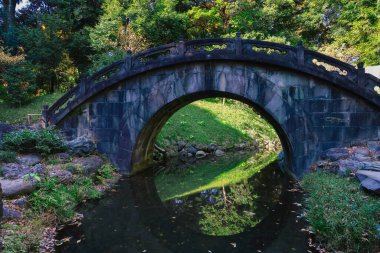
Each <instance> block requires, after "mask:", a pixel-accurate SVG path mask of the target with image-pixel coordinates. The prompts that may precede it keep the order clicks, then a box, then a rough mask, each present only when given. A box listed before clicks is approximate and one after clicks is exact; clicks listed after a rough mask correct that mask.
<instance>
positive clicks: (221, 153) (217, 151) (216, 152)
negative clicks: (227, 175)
mask: <svg viewBox="0 0 380 253" xmlns="http://www.w3.org/2000/svg"><path fill="white" fill-rule="evenodd" d="M214 154H215V156H223V155H224V151H222V150H220V149H217V150H216V151H215V153H214Z"/></svg>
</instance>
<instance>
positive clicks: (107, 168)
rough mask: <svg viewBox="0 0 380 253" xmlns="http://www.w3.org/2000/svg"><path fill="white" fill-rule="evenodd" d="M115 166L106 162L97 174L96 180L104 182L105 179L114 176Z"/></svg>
mask: <svg viewBox="0 0 380 253" xmlns="http://www.w3.org/2000/svg"><path fill="white" fill-rule="evenodd" d="M114 172H115V168H114V167H113V166H112V165H111V164H104V165H103V166H102V168H100V170H98V171H97V173H96V175H95V181H96V182H99V183H104V182H105V180H107V179H110V178H112V176H113V173H114Z"/></svg>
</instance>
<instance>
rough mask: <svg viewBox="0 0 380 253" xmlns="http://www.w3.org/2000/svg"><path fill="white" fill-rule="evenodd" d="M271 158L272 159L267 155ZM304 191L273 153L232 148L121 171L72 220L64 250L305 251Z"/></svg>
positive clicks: (69, 252)
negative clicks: (76, 221) (76, 222)
mask: <svg viewBox="0 0 380 253" xmlns="http://www.w3.org/2000/svg"><path fill="white" fill-rule="evenodd" d="M268 159H271V160H268ZM300 203H302V192H300V190H299V189H298V187H297V186H296V184H295V182H294V181H293V180H292V179H291V178H290V177H289V176H287V175H286V174H284V173H282V172H281V171H280V169H279V165H278V164H277V162H276V161H275V160H274V159H273V156H272V157H259V156H252V155H248V154H240V153H239V154H226V155H225V156H224V157H219V158H212V159H205V160H199V161H194V162H193V163H192V164H184V163H174V164H170V165H168V166H166V167H165V168H163V167H157V168H152V169H150V170H147V171H146V172H144V173H141V174H139V175H136V176H134V177H130V178H123V179H122V180H121V181H120V182H119V185H118V186H117V187H116V188H115V191H113V192H110V193H108V194H107V195H106V196H105V197H104V198H103V199H101V200H99V201H94V202H91V203H87V204H86V205H85V206H84V207H82V209H81V210H80V212H81V213H82V214H83V215H84V218H83V220H82V221H81V225H80V226H67V227H66V228H64V229H63V230H61V231H60V233H59V235H58V239H63V238H67V237H70V238H71V239H70V241H69V242H67V243H64V244H63V245H62V246H60V247H58V248H57V252H60V253H77V252H78V253H79V252H80V253H116V252H120V253H121V252H128V253H137V252H157V253H170V252H180V253H198V252H199V253H202V252H204V253H232V252H243V253H245V252H266V253H288V252H295V253H305V252H308V251H309V252H313V250H312V249H311V248H310V247H309V240H310V238H309V234H308V233H307V232H306V226H307V224H306V222H305V220H304V219H303V218H302V212H303V211H302V206H301V204H300Z"/></svg>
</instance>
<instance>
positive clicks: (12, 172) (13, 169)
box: [2, 163, 30, 179]
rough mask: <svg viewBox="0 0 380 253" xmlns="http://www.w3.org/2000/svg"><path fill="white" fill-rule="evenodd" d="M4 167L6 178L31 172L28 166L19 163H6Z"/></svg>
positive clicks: (16, 177) (17, 176)
mask: <svg viewBox="0 0 380 253" xmlns="http://www.w3.org/2000/svg"><path fill="white" fill-rule="evenodd" d="M2 168H3V174H4V178H6V179H18V178H22V177H23V176H25V175H26V174H29V173H30V168H29V167H28V166H26V165H21V164H17V163H4V164H3V165H2Z"/></svg>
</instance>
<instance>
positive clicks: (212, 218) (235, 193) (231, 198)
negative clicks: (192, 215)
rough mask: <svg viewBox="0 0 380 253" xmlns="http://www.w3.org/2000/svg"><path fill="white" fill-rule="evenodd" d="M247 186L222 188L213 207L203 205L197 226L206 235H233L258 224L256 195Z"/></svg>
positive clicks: (251, 187) (250, 187) (251, 188)
mask: <svg viewBox="0 0 380 253" xmlns="http://www.w3.org/2000/svg"><path fill="white" fill-rule="evenodd" d="M253 190H254V189H253V186H252V185H249V184H237V185H232V186H230V187H228V189H227V190H226V189H225V187H223V188H222V189H221V190H219V191H218V194H217V195H216V196H215V203H214V204H213V205H204V206H202V207H201V210H200V219H199V225H200V229H201V231H202V233H204V234H208V235H217V236H225V235H233V234H238V233H241V232H244V231H245V230H246V229H248V228H252V227H254V226H255V225H256V224H257V223H259V222H260V219H259V218H258V217H257V216H256V213H255V210H256V202H255V199H256V198H257V195H255V194H254V192H253Z"/></svg>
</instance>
